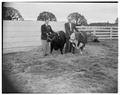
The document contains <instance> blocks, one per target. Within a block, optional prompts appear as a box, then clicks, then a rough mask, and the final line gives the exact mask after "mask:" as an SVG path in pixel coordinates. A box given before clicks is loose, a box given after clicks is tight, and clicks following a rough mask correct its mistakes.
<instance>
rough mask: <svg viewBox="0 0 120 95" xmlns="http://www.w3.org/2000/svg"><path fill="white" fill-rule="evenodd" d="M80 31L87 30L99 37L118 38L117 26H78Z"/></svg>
mask: <svg viewBox="0 0 120 95" xmlns="http://www.w3.org/2000/svg"><path fill="white" fill-rule="evenodd" d="M76 28H77V29H78V30H79V31H85V32H87V33H89V34H93V35H94V36H97V37H98V39H118V27H117V26H77V27H76Z"/></svg>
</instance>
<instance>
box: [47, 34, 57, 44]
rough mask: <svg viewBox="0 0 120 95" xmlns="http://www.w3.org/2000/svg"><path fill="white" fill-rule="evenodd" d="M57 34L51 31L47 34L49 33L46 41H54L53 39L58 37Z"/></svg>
mask: <svg viewBox="0 0 120 95" xmlns="http://www.w3.org/2000/svg"><path fill="white" fill-rule="evenodd" d="M58 37H59V36H58V34H57V33H55V32H53V33H51V34H49V35H47V41H48V42H51V41H53V40H54V41H55V40H57V39H58Z"/></svg>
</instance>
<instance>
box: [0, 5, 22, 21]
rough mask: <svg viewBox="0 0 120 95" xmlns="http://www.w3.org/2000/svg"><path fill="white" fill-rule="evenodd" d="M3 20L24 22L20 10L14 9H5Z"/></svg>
mask: <svg viewBox="0 0 120 95" xmlns="http://www.w3.org/2000/svg"><path fill="white" fill-rule="evenodd" d="M2 12H3V15H2V18H3V20H24V19H23V17H22V16H21V14H20V13H19V11H18V10H16V9H14V8H12V7H3V10H2Z"/></svg>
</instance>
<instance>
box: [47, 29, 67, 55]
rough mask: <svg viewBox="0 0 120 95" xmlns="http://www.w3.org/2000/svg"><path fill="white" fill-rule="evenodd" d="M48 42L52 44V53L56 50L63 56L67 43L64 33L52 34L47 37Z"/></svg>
mask: <svg viewBox="0 0 120 95" xmlns="http://www.w3.org/2000/svg"><path fill="white" fill-rule="evenodd" d="M47 40H48V41H49V42H50V48H51V50H50V53H52V51H53V49H54V50H60V52H61V54H63V48H64V45H65V43H66V36H65V33H64V32H63V31H58V32H54V33H52V34H50V35H49V36H48V37H47Z"/></svg>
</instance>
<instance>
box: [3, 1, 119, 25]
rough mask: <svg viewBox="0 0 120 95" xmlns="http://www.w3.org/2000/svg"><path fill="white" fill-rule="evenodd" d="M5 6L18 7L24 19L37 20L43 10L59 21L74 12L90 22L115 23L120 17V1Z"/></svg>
mask: <svg viewBox="0 0 120 95" xmlns="http://www.w3.org/2000/svg"><path fill="white" fill-rule="evenodd" d="M4 6H6V7H13V8H15V9H17V10H18V11H19V12H20V14H21V15H22V17H23V18H24V20H35V21H36V20H37V17H38V15H39V14H40V13H41V12H43V11H49V12H52V13H53V14H54V15H55V16H56V18H57V21H65V22H66V21H67V16H68V15H69V14H70V13H72V12H78V13H80V14H82V15H83V16H84V17H85V18H86V19H87V22H88V23H92V22H107V21H109V22H110V23H114V22H115V19H116V18H117V17H118V3H6V4H5V5H4Z"/></svg>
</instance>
